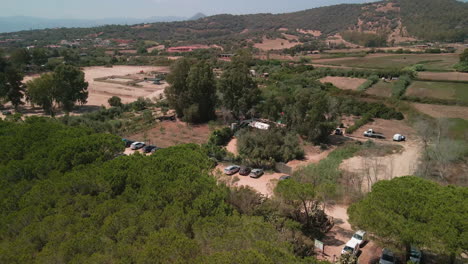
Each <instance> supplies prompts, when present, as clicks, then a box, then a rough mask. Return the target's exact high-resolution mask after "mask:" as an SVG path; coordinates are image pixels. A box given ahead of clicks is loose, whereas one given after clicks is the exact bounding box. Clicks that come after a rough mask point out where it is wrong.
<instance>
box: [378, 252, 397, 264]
mask: <svg viewBox="0 0 468 264" xmlns="http://www.w3.org/2000/svg"><path fill="white" fill-rule="evenodd" d="M395 263H396V260H395V254H393V252H392V251H390V249H388V248H384V249H383V250H382V256H381V257H380V260H379V264H395Z"/></svg>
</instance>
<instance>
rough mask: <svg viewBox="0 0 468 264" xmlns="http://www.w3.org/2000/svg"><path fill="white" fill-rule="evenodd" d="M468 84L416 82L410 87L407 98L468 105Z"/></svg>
mask: <svg viewBox="0 0 468 264" xmlns="http://www.w3.org/2000/svg"><path fill="white" fill-rule="evenodd" d="M467 87H468V83H458V82H425V81H415V82H413V83H412V84H411V86H409V88H408V90H407V92H406V94H405V95H406V96H408V97H409V98H410V99H412V98H418V99H416V100H419V101H421V100H425V98H427V99H428V100H430V99H431V98H433V99H441V100H447V101H454V102H461V103H464V104H466V103H468V89H467Z"/></svg>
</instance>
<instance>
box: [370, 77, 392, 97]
mask: <svg viewBox="0 0 468 264" xmlns="http://www.w3.org/2000/svg"><path fill="white" fill-rule="evenodd" d="M366 93H368V94H371V95H376V96H381V97H390V96H392V83H391V82H384V81H382V80H381V81H379V82H378V83H376V84H374V85H372V86H371V87H370V88H369V89H367V90H366Z"/></svg>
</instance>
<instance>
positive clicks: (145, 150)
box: [143, 145, 157, 153]
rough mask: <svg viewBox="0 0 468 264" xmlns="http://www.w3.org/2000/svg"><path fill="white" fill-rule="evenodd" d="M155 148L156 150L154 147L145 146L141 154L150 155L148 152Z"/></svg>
mask: <svg viewBox="0 0 468 264" xmlns="http://www.w3.org/2000/svg"><path fill="white" fill-rule="evenodd" d="M156 148H157V147H156V146H151V145H149V146H145V147H144V148H143V152H144V153H150V152H152V151H153V149H156Z"/></svg>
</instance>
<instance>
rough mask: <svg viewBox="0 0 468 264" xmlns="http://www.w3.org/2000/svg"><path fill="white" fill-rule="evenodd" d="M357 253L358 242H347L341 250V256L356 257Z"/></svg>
mask: <svg viewBox="0 0 468 264" xmlns="http://www.w3.org/2000/svg"><path fill="white" fill-rule="evenodd" d="M358 251H359V242H358V241H357V240H353V239H351V240H349V241H348V243H346V245H345V246H344V247H343V249H342V250H341V255H347V254H350V255H356V254H357V253H358Z"/></svg>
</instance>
